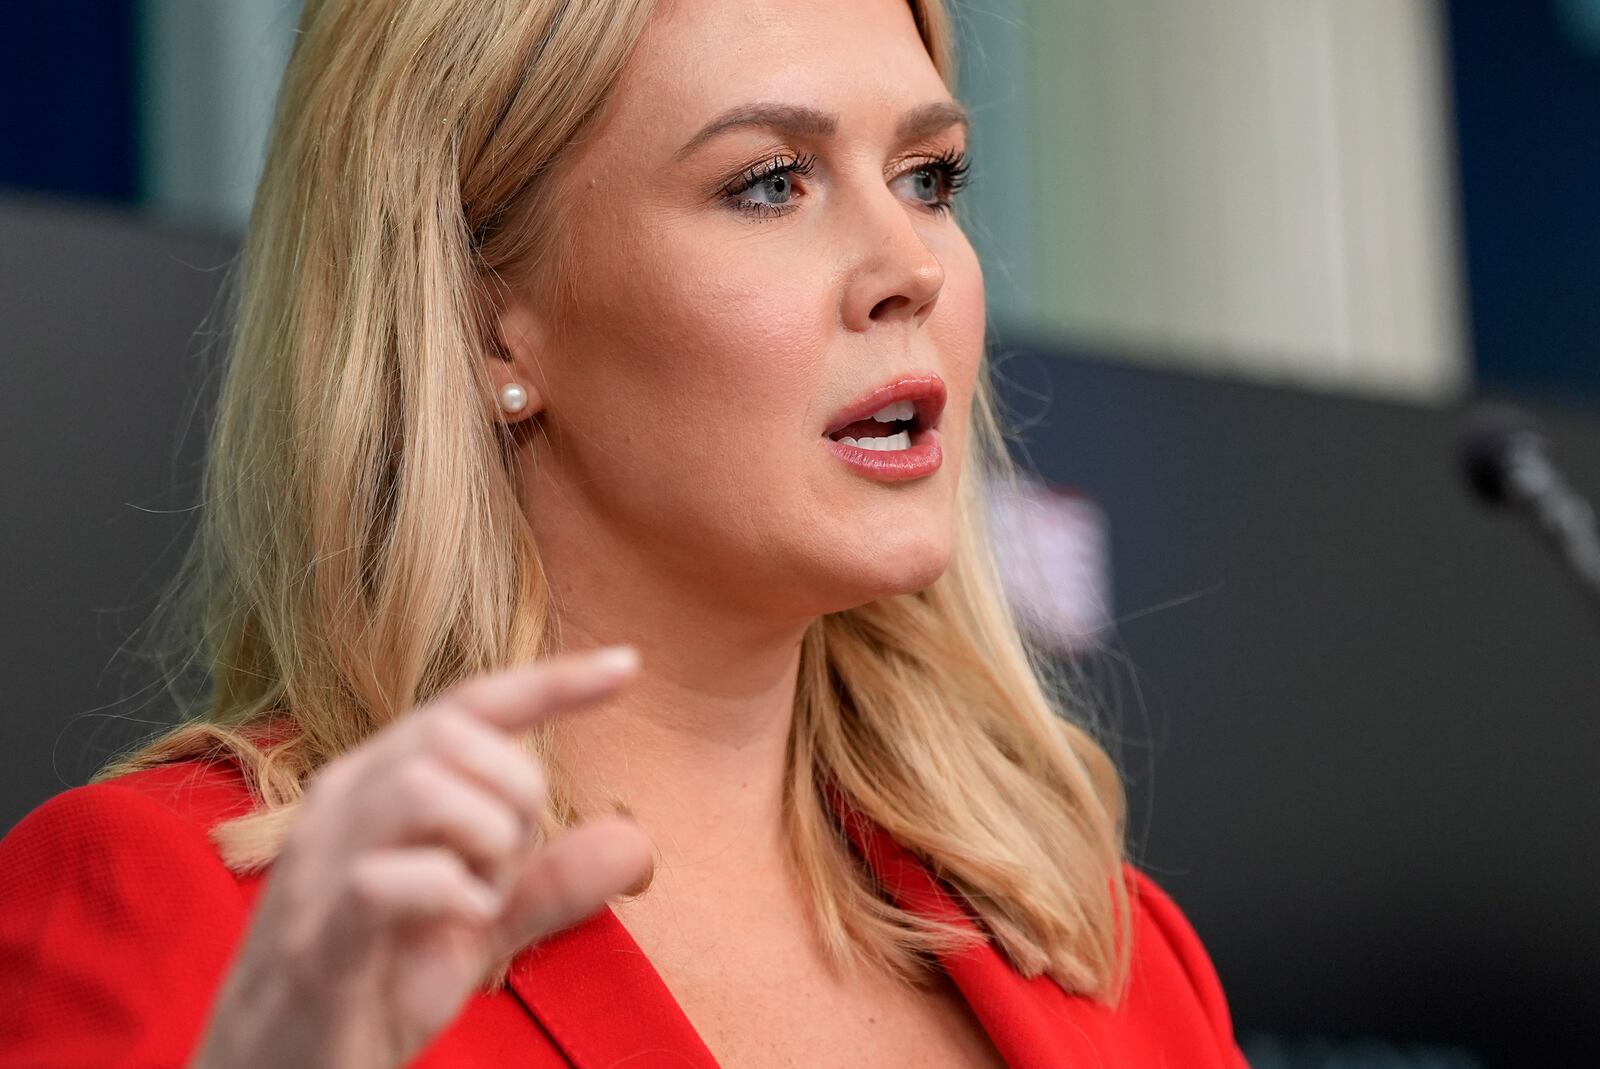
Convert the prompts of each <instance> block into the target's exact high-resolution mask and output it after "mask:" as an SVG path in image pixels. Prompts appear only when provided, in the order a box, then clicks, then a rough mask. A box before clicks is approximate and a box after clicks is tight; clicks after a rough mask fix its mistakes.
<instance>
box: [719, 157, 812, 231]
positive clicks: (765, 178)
mask: <svg viewBox="0 0 1600 1069" xmlns="http://www.w3.org/2000/svg"><path fill="white" fill-rule="evenodd" d="M816 162H817V158H816V157H815V156H801V157H798V158H796V159H794V160H792V161H790V162H787V163H785V162H784V157H782V156H777V157H774V158H773V159H772V160H771V161H770V162H768V163H764V164H758V165H757V166H755V167H752V168H750V169H749V170H748V171H745V172H744V174H742V175H740V176H739V177H738V178H737V179H735V180H734V181H733V182H732V183H731V184H730V185H727V186H724V187H723V190H722V192H723V194H724V195H725V196H726V197H727V198H728V199H729V200H730V201H732V202H733V206H734V207H735V208H737V209H739V210H740V211H742V212H748V213H749V214H751V215H755V216H760V217H763V218H767V217H771V216H774V215H787V214H788V212H789V205H788V204H786V203H779V204H774V203H773V202H771V201H752V200H745V199H744V194H746V193H748V192H750V191H752V190H754V191H756V192H759V193H764V194H771V195H772V196H775V197H788V196H789V195H790V193H791V192H792V191H793V187H794V182H793V179H792V178H791V176H792V175H801V176H802V177H804V176H806V175H809V174H810V173H811V172H812V170H813V169H814V168H815V165H816Z"/></svg>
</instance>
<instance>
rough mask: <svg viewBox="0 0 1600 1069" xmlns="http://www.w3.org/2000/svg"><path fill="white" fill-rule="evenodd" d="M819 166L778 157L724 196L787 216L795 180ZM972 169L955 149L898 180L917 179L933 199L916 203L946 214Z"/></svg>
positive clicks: (743, 206)
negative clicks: (760, 197) (756, 195)
mask: <svg viewBox="0 0 1600 1069" xmlns="http://www.w3.org/2000/svg"><path fill="white" fill-rule="evenodd" d="M816 162H817V158H816V157H815V156H800V157H795V158H792V159H789V158H786V157H783V156H776V157H774V158H773V159H772V160H771V161H769V162H767V163H764V164H758V165H756V166H754V167H751V168H750V169H749V170H747V171H745V172H744V173H743V174H741V175H740V176H739V177H738V178H736V179H735V180H734V181H733V182H731V183H729V184H728V185H726V186H724V187H723V189H722V193H723V196H724V197H726V198H727V199H728V200H729V201H731V202H732V203H733V206H734V207H735V208H736V209H738V210H739V211H741V212H745V213H747V214H749V215H753V216H756V217H758V218H771V217H773V216H777V215H787V214H789V212H791V211H793V210H794V206H793V204H792V203H790V201H789V199H788V198H789V197H790V196H791V195H792V194H793V191H794V179H793V176H794V175H800V176H802V177H805V176H808V175H810V174H811V173H812V171H813V170H814V169H815V166H816ZM969 167H970V164H969V162H968V160H967V154H966V153H965V152H964V151H960V150H957V149H953V148H952V149H947V150H945V151H944V152H942V153H940V154H939V155H938V156H935V157H933V158H932V159H929V160H925V161H924V162H922V163H920V164H918V165H917V166H916V167H913V168H911V169H910V170H909V171H905V172H903V173H902V174H901V175H900V176H899V177H900V178H907V177H911V178H915V179H917V181H916V182H915V183H914V185H915V186H916V188H917V189H918V191H919V194H920V193H921V192H924V191H925V192H928V193H930V194H931V196H932V199H931V200H929V199H924V198H923V197H922V196H921V195H919V196H918V197H917V198H916V199H917V200H918V201H919V202H920V203H922V204H924V205H926V206H927V207H928V208H930V209H932V210H933V212H934V213H935V214H943V213H945V212H948V211H949V210H950V209H951V207H952V204H953V201H954V197H955V195H956V194H957V193H959V192H960V191H961V189H962V188H963V187H965V186H966V184H967V171H968V169H969ZM751 192H755V193H759V194H762V195H763V196H769V197H771V198H774V199H768V200H748V199H746V197H745V194H747V193H751Z"/></svg>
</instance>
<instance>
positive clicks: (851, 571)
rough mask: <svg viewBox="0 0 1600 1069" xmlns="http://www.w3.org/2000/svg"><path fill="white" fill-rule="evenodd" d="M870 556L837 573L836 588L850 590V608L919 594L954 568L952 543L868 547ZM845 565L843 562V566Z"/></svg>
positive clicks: (865, 547)
mask: <svg viewBox="0 0 1600 1069" xmlns="http://www.w3.org/2000/svg"><path fill="white" fill-rule="evenodd" d="M862 548H863V549H864V550H866V551H867V552H866V554H865V555H864V556H862V557H859V558H857V559H855V560H853V561H851V562H850V565H851V566H850V567H849V568H848V569H847V570H845V569H841V570H840V573H836V586H837V587H839V588H841V589H848V590H849V591H850V596H849V597H848V598H847V599H845V600H847V601H848V603H849V604H848V605H841V606H840V608H850V607H854V606H856V605H863V604H865V603H867V602H869V601H877V600H878V599H879V598H892V597H897V596H899V595H902V594H915V593H916V592H917V591H919V590H925V589H927V588H928V587H930V586H932V585H933V584H934V582H935V581H937V580H938V578H939V577H940V576H942V575H943V574H944V573H945V570H946V569H947V568H949V566H950V544H949V542H948V541H942V540H941V541H937V542H933V541H930V542H915V543H906V544H897V545H881V544H880V545H876V546H864V547H862ZM841 563H842V562H841Z"/></svg>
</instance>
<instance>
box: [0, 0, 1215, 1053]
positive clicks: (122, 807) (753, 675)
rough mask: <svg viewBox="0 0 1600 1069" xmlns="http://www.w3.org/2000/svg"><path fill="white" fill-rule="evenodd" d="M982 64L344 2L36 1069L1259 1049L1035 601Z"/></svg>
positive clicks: (93, 802)
mask: <svg viewBox="0 0 1600 1069" xmlns="http://www.w3.org/2000/svg"><path fill="white" fill-rule="evenodd" d="M772 10H773V11H776V10H777V9H772ZM951 80H952V69H951V56H950V29H949V24H948V21H947V16H946V13H945V12H944V11H943V10H942V9H941V8H940V6H939V4H938V3H937V2H936V0H913V2H911V3H909V4H908V3H907V2H906V0H817V2H813V3H809V4H804V5H798V6H790V7H789V8H785V9H784V10H783V13H782V14H774V13H772V12H771V11H769V10H768V9H766V8H764V7H762V6H761V5H747V4H742V3H736V2H733V0H679V2H674V3H662V4H656V3H652V2H651V0H569V2H557V0H321V2H317V0H312V2H310V3H308V4H307V5H306V7H305V10H304V14H303V16H302V24H301V28H300V33H299V36H298V39H297V42H296V46H295V52H294V55H293V58H292V61H291V64H290V68H289V71H288V74H287V77H286V82H285V88H284V90H283V94H282V98H281V103H280V106H279V114H278V117H277V123H276V127H275V130H274V134H273V141H272V145H271V149H270V153H269V159H268V164H267V169H266V173H265V175H264V178H263V181H262V185H261V187H260V190H259V193H258V197H257V204H256V209H255V214H254V216H253V217H252V219H251V224H250V231H249V236H248V240H247V246H246V252H245V258H244V267H243V271H244V274H243V291H242V292H243V298H242V306H241V309H240V319H239V325H238V329H237V335H236V337H235V339H234V343H233V350H232V354H231V365H230V368H229V373H228V377H227V380H226V383H225V387H224V391H223V396H222V398H221V402H220V411H219V414H218V418H217V422H216V426H215V431H214V437H213V442H212V452H211V456H210V468H209V471H208V480H207V491H206V494H205V504H204V514H203V515H204V521H203V525H202V533H201V536H200V540H199V542H198V543H197V546H198V550H197V552H196V554H195V555H194V556H193V557H192V558H191V560H192V564H193V567H192V568H191V569H189V580H190V584H191V585H190V587H189V589H191V590H192V591H193V592H194V595H195V600H194V601H193V602H190V603H187V604H189V605H191V606H192V607H191V608H190V609H188V610H185V611H186V612H187V614H188V615H187V618H188V619H190V620H192V621H194V622H196V623H197V625H198V637H197V639H196V643H197V646H196V649H197V650H198V654H197V656H198V657H199V658H200V659H201V660H202V662H203V663H204V664H205V665H206V666H207V668H208V677H209V680H210V687H211V689H210V692H209V695H208V696H207V698H206V699H205V702H204V703H203V709H202V711H201V712H199V713H198V714H197V715H196V716H195V717H194V718H193V719H191V720H190V721H189V722H188V723H186V724H184V725H182V726H180V727H179V728H177V729H176V730H174V731H171V732H170V733H168V734H166V735H164V736H163V737H161V738H159V739H157V740H156V741H154V742H152V743H150V744H148V745H147V746H145V747H144V748H143V749H142V750H140V751H139V752H137V753H135V754H133V755H131V756H129V757H128V758H126V759H124V760H123V761H120V762H118V763H117V764H115V765H113V766H112V767H110V768H108V769H106V770H103V771H102V773H101V774H100V775H99V776H97V777H96V781H95V782H94V783H92V784H90V785H88V786H85V787H80V788H77V789H75V790H71V791H67V792H65V793H64V794H61V795H58V796H57V797H56V798H54V799H52V800H51V801H49V802H47V803H45V804H44V805H43V806H41V807H39V808H38V809H36V810H35V811H34V812H33V813H32V814H30V815H29V817H28V818H26V819H25V820H24V821H23V822H22V823H21V824H19V825H18V827H17V828H15V829H14V830H13V832H12V833H11V835H10V836H9V837H8V838H7V839H6V840H5V842H4V844H3V845H0V901H3V903H4V908H3V910H0V914H3V919H0V981H3V983H4V987H5V990H6V991H7V992H8V993H10V994H11V995H12V996H13V998H15V999H17V1000H18V1002H17V1005H16V1007H15V1012H14V1013H13V1014H12V1017H11V1022H10V1023H9V1024H8V1025H7V1026H6V1030H5V1031H4V1032H0V1064H4V1065H29V1066H56V1065H63V1066H65V1065H74V1066H85V1065H96V1066H100V1065H116V1066H130V1067H131V1066H157V1065H161V1066H166V1065H180V1064H181V1065H188V1066H193V1067H203V1069H238V1067H244V1066H252V1067H253V1066H291V1065H292V1066H316V1067H321V1066H339V1067H360V1069H378V1067H383V1069H389V1067H397V1066H402V1065H417V1066H440V1067H443V1066H478V1065H484V1066H487V1065H505V1064H517V1065H523V1066H545V1065H550V1066H555V1065H569V1064H570V1065H577V1066H583V1067H595V1069H598V1067H601V1066H614V1065H622V1064H626V1065H629V1066H637V1067H641V1069H643V1067H649V1066H656V1065H661V1066H705V1067H710V1066H715V1065H721V1066H727V1067H733V1066H786V1065H808V1066H833V1065H851V1066H856V1065H873V1066H880V1065H881V1066H888V1065H894V1066H902V1065H905V1066H921V1065H926V1066H954V1065H965V1066H1066V1065H1084V1064H1099V1065H1119V1066H1138V1065H1152V1066H1154V1065H1169V1066H1171V1065H1182V1066H1186V1067H1193V1069H1204V1067H1210V1066H1230V1067H1237V1066H1240V1065H1242V1064H1243V1060H1242V1058H1241V1057H1240V1056H1239V1052H1238V1048H1237V1047H1236V1045H1235V1043H1234V1040H1233V1037H1232V1033H1231V1028H1230V1025H1229V1020H1228V1013H1227V1009H1226V1006H1225V1003H1224V1000H1223V995H1222V992H1221V989H1220V986H1219V985H1218V983H1217V979H1216V975H1215V973H1214V971H1213V970H1212V968H1211V965H1210V962H1209V960H1208V959H1207V957H1206V955H1205V953H1204V951H1203V949H1202V948H1201V946H1200V944H1199V942H1198V941H1197V940H1196V938H1195V936H1194V933H1193V931H1192V930H1191V929H1190V927H1189V926H1188V924H1187V923H1186V922H1185V920H1184V918H1183V917H1182V915H1181V914H1180V913H1179V912H1178V911H1177V909H1176V908H1175V907H1174V906H1173V905H1172V903H1171V902H1170V901H1169V900H1168V899H1167V898H1166V897H1165V896H1164V895H1163V894H1162V893H1161V892H1160V890H1159V889H1158V888H1157V887H1156V886H1155V885H1154V884H1152V883H1151V882H1150V881H1149V880H1148V879H1147V878H1146V877H1144V876H1143V875H1142V874H1140V873H1139V872H1138V871H1137V870H1136V869H1134V868H1133V867H1132V866H1131V865H1129V864H1127V863H1126V862H1125V860H1124V849H1123V831H1122V824H1123V816H1122V812H1123V802H1122V791H1121V787H1120V784H1119V781H1118V779H1117V776H1116V773H1115V770H1114V768H1113V767H1112V765H1111V762H1110V761H1109V759H1108V757H1107V755H1106V754H1105V752H1104V751H1103V750H1102V749H1101V748H1100V747H1099V746H1098V745H1097V744H1096V742H1095V741H1094V740H1093V739H1092V737H1091V736H1090V735H1089V733H1088V732H1087V731H1086V730H1085V729H1084V728H1083V727H1080V726H1078V725H1076V724H1074V723H1073V722H1072V721H1071V720H1069V719H1067V718H1066V717H1064V716H1062V715H1060V714H1059V713H1058V711H1057V709H1056V706H1057V704H1058V703H1059V699H1058V698H1057V697H1056V696H1055V695H1056V694H1057V693H1059V688H1058V687H1056V686H1055V685H1054V681H1053V680H1051V678H1050V677H1049V676H1048V675H1046V674H1044V672H1043V667H1042V666H1043V660H1042V658H1040V657H1039V656H1038V655H1037V654H1036V653H1035V652H1034V651H1032V650H1031V649H1030V648H1028V647H1025V646H1024V644H1023V643H1022V641H1021V639H1020V638H1019V636H1018V633H1017V630H1016V626H1015V623H1014V621H1013V619H1012V618H1011V617H1010V616H1009V615H1008V613H1007V611H1006V609H1005V607H1004V604H1003V600H1002V598H1001V596H1000V594H999V593H998V591H999V587H998V584H997V581H996V577H995V572H994V567H993V563H992V560H991V558H990V555H989V551H988V548H987V547H988V542H987V537H986V535H985V533H984V531H983V528H982V525H981V509H980V507H979V503H980V502H981V500H982V497H981V495H982V485H983V481H984V480H986V479H994V478H1003V477H1005V471H1006V469H1005V467H1004V449H1003V444H1002V441H1001V438H1000V435H999V432H998V431H997V429H996V424H995V421H994V416H993V413H992V409H991V402H990V399H989V392H988V387H987V384H986V381H985V379H984V377H983V374H982V367H981V355H982V349H983V339H984V299H983V285H982V278H981V275H980V272H979V267H978V262H977V260H976V258H975V256H974V254H973V251H972V248H971V246H970V245H969V244H968V242H967V240H966V238H965V237H964V236H963V234H962V231H961V229H960V227H959V226H958V224H957V222H956V220H955V218H954V216H953V214H952V212H951V207H952V198H953V197H954V196H955V195H956V193H957V191H958V190H959V188H960V185H961V183H962V179H963V176H964V172H965V169H966V162H965V160H966V155H965V154H966V137H967V120H966V117H965V115H964V114H963V112H962V110H961V108H960V107H959V105H958V104H957V103H956V101H955V100H954V98H953V97H952V96H951V94H950V91H949V89H948V86H949V85H950V84H951ZM619 645H621V646H624V647H625V648H622V649H610V650H607V651H603V652H601V653H600V654H598V655H594V654H592V653H590V654H585V653H580V652H578V651H592V650H593V648H594V647H597V646H605V647H613V646H619ZM616 810H622V812H615V811H616Z"/></svg>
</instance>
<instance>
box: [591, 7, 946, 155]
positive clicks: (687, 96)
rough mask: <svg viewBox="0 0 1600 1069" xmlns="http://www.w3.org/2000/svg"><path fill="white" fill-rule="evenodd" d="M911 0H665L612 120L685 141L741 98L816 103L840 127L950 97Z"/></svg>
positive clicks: (626, 76) (626, 75) (633, 61)
mask: <svg viewBox="0 0 1600 1069" xmlns="http://www.w3.org/2000/svg"><path fill="white" fill-rule="evenodd" d="M949 95H950V94H949V92H948V90H947V89H946V88H945V85H944V82H943V80H942V79H941V78H940V76H939V73H938V71H937V70H935V69H934V66H933V60H932V59H931V58H930V57H929V55H928V52H927V50H926V48H925V47H924V46H923V43H922V38H921V36H920V35H919V34H918V33H917V26H916V21H915V19H914V17H913V15H912V12H911V5H910V3H909V2H908V0H802V2H801V3H796V4H784V5H774V4H763V3H759V2H757V3H752V2H750V0H662V2H661V3H660V4H659V5H658V7H657V9H656V11H655V14H654V15H653V17H652V19H651V22H650V24H649V26H648V27H647V28H646V29H645V32H644V35H643V37H642V38H641V39H640V42H639V46H638V48H637V49H636V50H635V52H634V54H633V55H632V56H631V57H630V58H629V62H628V65H627V67H626V68H625V69H624V70H623V72H622V77H621V79H620V80H619V83H618V85H617V93H616V97H615V99H614V100H613V101H612V104H613V107H612V108H611V109H609V110H610V111H611V113H612V114H611V121H609V122H608V123H607V125H608V126H616V127H620V128H627V129H628V130H629V131H630V133H631V134H632V135H634V136H637V137H640V138H643V139H646V140H649V141H651V142H660V143H661V144H662V146H663V147H664V148H665V149H666V150H667V151H669V152H670V151H672V150H675V149H676V148H678V147H679V146H680V145H681V144H682V143H683V142H684V140H686V139H687V138H688V137H689V136H690V135H691V134H693V133H694V131H695V130H697V129H699V127H700V126H701V124H702V123H704V122H705V121H706V120H708V119H710V118H712V117H713V116H714V115H716V114H718V113H720V112H722V111H724V110H726V109H727V108H729V107H730V106H732V105H735V104H745V103H751V102H757V101H760V102H776V103H794V104H808V105H810V106H812V107H816V108H820V109H822V110H825V111H831V112H835V113H837V114H838V115H839V116H840V134H841V135H843V136H848V135H849V134H850V133H851V131H852V130H853V129H855V130H857V132H859V133H861V134H863V135H866V134H871V133H873V132H874V131H873V130H871V129H866V128H864V127H865V126H867V125H869V124H882V125H883V127H884V132H887V129H888V126H889V124H892V123H893V121H894V120H895V119H896V118H898V115H899V112H900V111H901V110H903V109H904V108H906V107H909V106H911V105H914V104H921V103H924V102H926V101H929V100H942V99H948V98H949Z"/></svg>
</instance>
